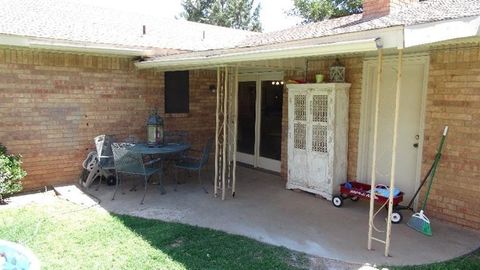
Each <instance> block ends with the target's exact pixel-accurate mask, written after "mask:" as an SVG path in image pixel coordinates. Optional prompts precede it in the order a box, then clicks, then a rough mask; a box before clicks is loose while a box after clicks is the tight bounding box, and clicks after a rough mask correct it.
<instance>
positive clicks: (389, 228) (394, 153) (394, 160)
mask: <svg viewBox="0 0 480 270" xmlns="http://www.w3.org/2000/svg"><path fill="white" fill-rule="evenodd" d="M402 62H403V49H400V50H399V51H398V67H397V88H396V91H395V116H394V120H393V145H392V164H391V167H390V194H389V197H388V218H387V237H386V240H385V242H386V243H385V256H388V253H389V251H390V236H391V233H392V212H393V189H394V188H395V167H396V166H395V165H396V164H397V137H398V117H399V114H400V89H401V87H402V83H401V81H402Z"/></svg>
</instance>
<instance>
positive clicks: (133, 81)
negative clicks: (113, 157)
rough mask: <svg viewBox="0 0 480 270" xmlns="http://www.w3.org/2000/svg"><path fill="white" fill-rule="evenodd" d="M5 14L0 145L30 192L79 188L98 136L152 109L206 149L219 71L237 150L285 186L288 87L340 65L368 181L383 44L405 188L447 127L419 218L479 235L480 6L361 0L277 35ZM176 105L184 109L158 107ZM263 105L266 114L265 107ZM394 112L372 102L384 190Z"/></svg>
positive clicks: (351, 128) (10, 5) (13, 5)
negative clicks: (226, 82)
mask: <svg viewBox="0 0 480 270" xmlns="http://www.w3.org/2000/svg"><path fill="white" fill-rule="evenodd" d="M52 6H55V8H51V7H52ZM73 11H75V12H73ZM0 14H1V18H2V20H1V22H0V100H1V102H0V115H1V122H0V123H1V129H0V142H1V143H2V144H4V145H6V146H7V147H8V148H9V150H10V151H11V152H14V153H21V154H22V155H23V159H24V167H25V169H26V170H27V172H28V176H27V178H25V180H24V185H25V188H26V189H30V190H32V189H38V188H41V187H44V186H47V185H57V184H62V183H71V182H75V181H76V179H77V178H78V175H79V172H80V168H81V165H80V164H81V161H82V160H83V158H84V157H85V155H86V153H88V151H89V150H90V149H91V147H92V138H93V137H94V136H96V135H98V134H102V133H108V134H114V135H115V136H116V137H117V138H120V139H122V138H125V137H127V136H129V135H136V136H138V137H141V138H144V137H145V119H146V118H147V115H148V113H149V112H150V111H151V109H152V108H159V109H160V112H161V114H162V116H163V117H164V118H165V122H166V128H167V129H172V130H175V129H182V130H188V131H189V132H190V134H194V136H191V138H190V140H191V141H192V143H193V144H194V145H195V146H198V145H201V144H203V143H204V141H205V140H206V138H207V137H210V136H214V134H215V131H216V117H215V114H216V110H217V93H218V90H219V85H220V84H222V83H223V81H221V80H220V78H219V77H218V74H221V72H225V70H229V69H230V72H231V74H233V73H235V74H237V72H238V76H237V77H236V79H238V84H237V86H235V87H237V88H238V89H239V92H238V96H237V97H236V98H235V100H236V102H238V119H239V120H238V121H239V123H238V133H237V136H238V138H236V139H235V141H237V140H238V145H237V147H238V148H237V150H238V154H237V155H236V157H237V158H238V160H239V161H241V162H243V163H247V164H250V165H253V166H255V167H260V168H266V169H268V170H273V171H278V172H279V173H280V174H281V176H282V178H284V179H285V180H286V179H287V174H288V173H287V171H288V164H287V160H288V156H287V152H288V151H287V137H288V117H287V116H288V89H286V87H284V84H286V83H287V82H288V81H292V80H303V81H307V82H313V81H314V80H315V75H316V74H324V75H326V80H327V81H328V80H329V78H328V74H329V68H330V66H331V65H332V64H333V63H334V62H335V61H336V59H338V60H339V61H340V63H342V64H343V65H344V66H345V68H346V82H348V83H350V84H351V86H350V90H349V108H348V111H349V116H348V163H347V164H348V165H347V172H348V179H356V180H358V181H361V182H368V179H369V177H370V175H371V172H370V171H369V170H368V168H369V165H370V163H371V151H372V150H371V145H372V137H373V135H372V132H371V130H372V119H373V112H372V106H373V104H374V103H373V95H374V91H375V87H374V86H375V84H374V82H375V78H376V77H375V76H376V70H377V67H378V65H377V55H378V45H379V43H381V45H382V47H383V48H382V52H383V53H384V62H383V64H382V65H383V68H384V70H385V72H384V73H383V75H382V81H383V84H382V89H394V87H393V85H394V84H395V80H396V77H395V74H396V73H395V69H396V63H397V61H398V60H397V59H398V58H397V54H398V50H399V49H402V50H403V52H404V58H403V61H404V66H403V69H402V70H403V73H404V76H403V81H402V85H403V87H402V91H404V92H405V93H408V94H406V95H403V98H404V99H402V100H401V102H400V110H401V112H402V114H401V117H400V124H399V125H400V126H399V127H400V129H399V130H401V132H403V133H401V135H400V136H399V146H398V148H399V152H400V153H399V154H398V155H399V156H398V157H399V158H400V159H399V160H402V162H400V163H399V164H400V165H398V166H397V171H399V173H398V174H397V175H396V177H398V178H399V179H400V180H399V185H400V186H401V187H402V189H404V190H405V191H406V192H407V193H410V194H411V193H412V191H414V190H415V189H416V188H417V187H418V185H419V182H420V180H421V178H422V177H423V175H424V174H425V173H426V171H427V170H428V168H429V166H430V164H431V162H432V160H433V157H434V155H435V151H436V146H437V143H438V139H439V136H440V134H441V130H442V129H443V126H444V125H448V126H449V127H450V134H449V137H448V140H447V145H446V149H445V152H444V157H443V160H442V163H441V166H440V169H439V173H438V176H437V178H436V183H435V184H434V186H433V191H432V194H431V197H430V202H429V203H430V205H429V214H430V215H432V216H436V217H437V218H439V219H443V220H447V221H449V222H452V223H456V224H460V225H463V226H467V227H470V228H473V229H475V230H478V229H480V199H479V197H478V196H477V193H478V192H480V185H478V184H479V180H480V159H479V156H480V155H479V153H480V137H479V135H478V133H479V132H480V120H479V119H480V75H479V70H480V45H479V42H480V38H479V33H480V31H479V30H480V4H479V3H478V1H475V0H465V1H460V0H439V1H433V0H432V1H421V2H417V1H414V0H409V1H394V0H390V1H373V0H365V3H364V13H363V14H354V15H350V16H346V17H342V18H337V19H331V20H326V21H322V22H318V23H312V24H305V25H299V26H296V27H293V28H290V29H285V30H282V31H276V32H271V33H252V32H247V31H240V30H233V29H226V28H222V27H216V26H210V25H204V24H198V23H191V22H184V21H176V20H164V19H158V18H149V17H146V16H144V15H138V14H126V13H121V12H116V11H110V10H103V9H99V8H93V7H89V6H81V7H80V8H79V7H78V6H77V5H74V4H72V3H70V2H62V1H55V0H40V1H33V0H27V1H13V0H7V1H5V5H4V8H2V10H0ZM220 71H221V72H220ZM181 76H188V84H187V85H188V88H187V90H186V92H184V93H183V94H178V95H177V94H172V92H171V91H170V90H169V89H166V87H165V85H166V80H167V79H166V78H167V77H168V78H171V79H172V80H173V81H175V79H178V78H181ZM184 78H185V77H184ZM230 83H231V82H230ZM278 89H280V91H278ZM407 91H408V92H407ZM169 93H170V94H169ZM268 93H272V94H271V95H269V94H268ZM386 93H387V92H386ZM269 98H270V99H271V100H269ZM278 98H280V100H275V99H278ZM185 100H188V102H187V103H186V106H183V107H182V106H173V107H174V109H172V108H171V106H170V107H169V105H168V104H170V105H171V104H177V103H178V102H180V101H182V102H183V101H185ZM262 100H263V101H264V103H262ZM265 102H267V103H268V104H267V105H268V106H269V110H270V111H269V112H270V114H269V115H268V117H267V116H265V115H262V112H263V111H266V110H267V108H266V107H265V108H264V107H262V106H267V105H265ZM180 103H181V102H180ZM392 105H393V99H392V96H391V95H388V94H386V95H384V96H381V100H380V110H381V111H382V112H383V113H382V114H381V117H380V123H379V125H380V127H381V129H380V130H381V133H379V134H378V136H379V140H380V141H381V143H380V144H379V152H378V153H380V154H379V155H380V159H381V160H384V161H385V162H383V163H381V162H380V163H381V164H380V167H379V168H380V169H379V171H377V172H376V173H377V177H378V179H379V180H378V181H380V182H385V183H386V182H387V179H388V172H385V171H382V169H384V168H388V167H389V160H390V159H389V158H387V157H390V155H391V152H390V151H391V142H389V138H391V136H392V134H391V132H390V130H391V128H392V119H393V118H392V117H393V114H392V111H391V107H392ZM262 117H265V118H262ZM262 119H264V121H262ZM265 119H266V120H265ZM242 121H243V122H242ZM262 122H263V123H269V125H262ZM262 130H268V131H270V132H263V133H262ZM262 141H264V143H263V144H262V143H261V142H262ZM262 145H263V146H262ZM262 147H263V148H262ZM383 155H384V156H383ZM345 180H346V179H345Z"/></svg>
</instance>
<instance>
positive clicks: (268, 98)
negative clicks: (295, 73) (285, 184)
mask: <svg viewBox="0 0 480 270" xmlns="http://www.w3.org/2000/svg"><path fill="white" fill-rule="evenodd" d="M282 77H283V75H282V74H280V73H275V74H262V75H249V76H241V77H240V81H239V84H238V133H237V160H238V161H240V162H243V163H246V164H250V165H252V166H254V167H259V168H264V169H267V170H271V171H276V172H279V171H280V158H281V144H282V136H281V133H282V104H283V81H282Z"/></svg>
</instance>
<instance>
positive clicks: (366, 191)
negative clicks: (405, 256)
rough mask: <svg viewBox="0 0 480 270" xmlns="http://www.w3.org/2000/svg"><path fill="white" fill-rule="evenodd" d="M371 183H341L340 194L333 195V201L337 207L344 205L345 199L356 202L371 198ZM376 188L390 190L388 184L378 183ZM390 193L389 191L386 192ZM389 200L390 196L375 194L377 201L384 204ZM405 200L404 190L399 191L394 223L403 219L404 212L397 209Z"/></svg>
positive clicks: (394, 203) (394, 211)
mask: <svg viewBox="0 0 480 270" xmlns="http://www.w3.org/2000/svg"><path fill="white" fill-rule="evenodd" d="M371 189H372V188H371V185H368V184H363V183H359V182H347V183H343V184H341V185H340V195H336V196H333V198H332V203H333V205H334V206H335V207H342V205H343V201H344V200H346V199H350V200H352V201H354V202H356V201H358V200H359V199H365V200H370V190H371ZM376 189H385V190H386V191H387V190H388V186H385V185H377V186H376ZM386 193H388V192H386ZM387 201H388V196H382V195H379V194H376V195H375V202H376V203H378V204H381V205H383V204H384V203H385V202H387ZM402 201H403V192H401V191H400V192H398V194H396V195H395V196H394V197H393V209H392V210H393V212H392V223H395V224H397V223H400V222H401V221H402V218H403V216H402V214H401V213H400V212H399V211H397V206H398V205H399V204H400V203H401V202H402Z"/></svg>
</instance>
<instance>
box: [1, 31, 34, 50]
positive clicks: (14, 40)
mask: <svg viewBox="0 0 480 270" xmlns="http://www.w3.org/2000/svg"><path fill="white" fill-rule="evenodd" d="M0 45H4V46H21V47H28V46H29V43H28V38H25V37H21V36H14V35H2V34H0Z"/></svg>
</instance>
